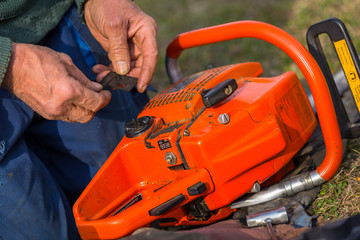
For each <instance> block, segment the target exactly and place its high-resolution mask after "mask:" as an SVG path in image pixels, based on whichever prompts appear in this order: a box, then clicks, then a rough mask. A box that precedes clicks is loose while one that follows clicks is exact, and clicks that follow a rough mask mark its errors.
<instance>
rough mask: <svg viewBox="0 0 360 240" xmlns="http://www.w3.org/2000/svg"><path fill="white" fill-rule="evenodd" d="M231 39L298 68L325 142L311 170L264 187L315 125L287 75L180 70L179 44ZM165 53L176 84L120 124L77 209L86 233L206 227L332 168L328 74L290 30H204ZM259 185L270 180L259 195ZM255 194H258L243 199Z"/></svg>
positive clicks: (334, 138) (306, 185) (319, 179)
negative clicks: (256, 45) (267, 46)
mask: <svg viewBox="0 0 360 240" xmlns="http://www.w3.org/2000/svg"><path fill="white" fill-rule="evenodd" d="M237 38H256V39H262V40H264V41H267V42H269V43H271V44H273V45H275V46H277V47H278V48H280V49H281V50H283V51H284V52H285V53H286V54H287V55H288V56H290V57H291V58H292V60H293V61H294V62H295V63H296V64H297V65H298V67H299V68H300V70H301V71H302V73H303V74H304V76H305V78H306V80H307V83H308V85H309V87H310V90H311V92H312V95H313V98H314V101H315V106H316V110H317V116H318V119H319V123H320V127H321V129H322V134H323V137H324V143H325V147H326V155H325V158H324V160H323V161H322V163H321V165H320V166H319V167H318V168H317V169H316V170H314V171H312V172H308V173H305V174H301V175H297V176H296V177H293V178H290V179H288V180H285V181H281V182H279V183H277V184H275V185H271V184H269V182H270V181H273V180H274V179H277V181H278V179H281V178H282V177H283V176H285V174H287V173H288V172H289V171H291V170H292V169H293V168H294V164H293V161H292V158H293V156H294V155H295V154H296V153H297V152H298V151H299V150H300V149H301V148H302V147H303V146H304V145H305V143H306V142H307V141H308V139H309V138H310V136H311V135H312V133H313V131H314V129H315V127H316V125H317V119H316V117H315V114H314V112H313V110H312V107H311V105H310V103H309V101H308V98H307V95H306V93H305V91H304V90H303V87H302V85H301V84H300V81H299V79H298V78H297V77H296V75H295V74H294V73H293V72H287V73H284V74H282V75H280V76H276V77H260V75H261V74H262V68H261V65H260V64H259V63H256V62H248V63H237V64H231V65H227V66H221V67H216V68H212V69H209V70H205V71H202V72H199V73H196V74H193V75H191V76H187V77H184V78H182V77H181V72H180V69H179V66H178V58H179V56H180V54H181V52H182V51H183V50H185V49H188V48H192V47H196V46H201V45H206V44H211V43H215V42H221V41H226V40H231V39H237ZM166 60H167V70H168V74H169V76H170V79H171V80H172V81H173V82H174V84H173V85H172V86H170V87H169V88H167V89H166V90H164V91H163V92H162V93H160V94H159V95H157V96H155V97H154V98H153V99H152V100H151V101H150V102H149V103H148V104H147V105H146V106H145V108H144V109H143V111H142V112H141V113H140V114H139V116H138V118H137V119H133V120H131V121H128V122H127V123H126V124H125V132H126V136H125V137H124V138H123V139H122V140H121V142H120V143H119V145H118V146H117V147H116V149H115V150H114V152H113V153H112V154H111V156H110V157H109V159H108V160H107V161H106V163H105V164H104V165H103V167H102V168H101V169H100V170H99V172H98V173H97V174H96V176H95V177H94V178H93V180H92V181H91V182H90V184H89V185H88V186H87V188H86V189H85V190H84V192H83V193H82V195H81V196H80V197H79V199H78V200H77V202H76V203H75V205H74V207H73V211H74V216H75V220H76V224H77V227H78V229H79V232H80V235H81V237H82V238H83V239H116V238H120V237H123V236H126V235H128V234H131V233H132V232H133V231H134V230H136V229H138V228H140V227H144V226H149V225H150V224H151V223H154V222H156V223H157V224H158V225H160V226H179V225H204V224H209V223H212V222H215V221H218V220H221V219H223V218H225V217H228V216H229V215H230V214H232V213H233V212H234V211H235V210H236V208H238V207H243V206H249V205H252V204H259V203H261V202H265V201H269V200H271V199H274V198H277V197H284V196H291V195H294V194H296V193H298V192H301V191H304V190H308V189H312V188H314V187H316V186H318V185H320V184H322V183H324V182H325V181H327V180H329V179H330V178H331V177H332V176H333V175H334V174H335V173H336V171H337V169H338V167H339V165H340V163H341V160H342V156H343V149H342V148H343V147H342V139H341V134H340V130H339V126H338V122H337V117H336V113H335V110H334V106H333V103H332V99H331V95H330V92H329V89H328V87H327V83H326V80H325V78H324V76H323V73H322V71H321V69H320V68H319V66H318V64H317V62H316V61H315V59H314V58H313V56H312V55H311V54H310V53H309V52H308V51H307V50H306V49H305V48H304V46H303V45H301V44H300V43H299V42H298V41H297V40H296V39H294V38H293V37H292V36H291V35H289V34H288V33H286V32H284V31H283V30H281V29H279V28H277V27H275V26H272V25H270V24H266V23H262V22H256V21H239V22H233V23H228V24H223V25H218V26H214V27H209V28H203V29H199V30H195V31H191V32H187V33H183V34H180V35H178V36H177V37H176V38H175V39H174V40H173V41H172V42H171V43H170V44H169V46H168V49H167V59H166ZM264 184H267V185H271V186H270V187H268V188H266V189H264V190H261V191H260V192H259V190H260V187H261V186H263V185H264ZM252 192H258V193H256V194H255V195H257V196H258V197H255V195H254V196H252V197H250V198H247V199H242V198H240V199H239V197H241V196H243V195H244V194H246V193H252ZM258 194H260V196H259V195H258ZM236 200H237V201H236ZM234 201H236V202H234Z"/></svg>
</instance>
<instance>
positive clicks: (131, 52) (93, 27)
mask: <svg viewBox="0 0 360 240" xmlns="http://www.w3.org/2000/svg"><path fill="white" fill-rule="evenodd" d="M85 20H86V23H87V25H88V26H89V30H90V32H91V33H92V35H93V36H94V37H95V39H96V40H97V41H98V42H99V43H100V44H101V46H102V47H103V48H104V49H105V50H106V51H107V52H108V53H109V59H110V60H111V62H112V66H110V67H109V68H104V66H96V67H95V68H94V69H93V70H94V71H95V73H99V71H100V70H101V71H106V70H107V71H109V70H110V69H113V70H114V71H116V72H117V73H118V74H121V75H125V74H129V75H131V76H135V77H139V81H138V86H137V89H138V91H139V92H144V91H145V89H146V87H147V85H148V84H149V83H150V81H151V78H152V76H153V74H154V71H155V66H156V63H157V57H158V50H157V45H156V31H157V29H156V23H155V21H154V19H152V18H151V17H149V16H148V15H146V14H145V13H143V12H142V11H141V10H140V8H138V7H137V6H136V5H135V4H134V3H133V2H132V1H129V0H90V1H88V2H87V3H86V4H85ZM101 71H100V72H101ZM105 74H106V73H104V74H102V75H100V76H101V77H100V78H102V77H103V75H105Z"/></svg>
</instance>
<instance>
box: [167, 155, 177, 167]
mask: <svg viewBox="0 0 360 240" xmlns="http://www.w3.org/2000/svg"><path fill="white" fill-rule="evenodd" d="M165 160H166V162H167V163H168V164H169V165H175V164H176V162H177V157H176V155H175V154H174V153H173V152H167V153H166V154H165Z"/></svg>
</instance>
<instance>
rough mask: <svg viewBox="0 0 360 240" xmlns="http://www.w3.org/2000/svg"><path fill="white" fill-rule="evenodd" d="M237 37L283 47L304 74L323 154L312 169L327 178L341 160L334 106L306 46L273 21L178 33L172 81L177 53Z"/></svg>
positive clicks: (171, 53) (170, 62) (170, 64)
mask: <svg viewBox="0 0 360 240" xmlns="http://www.w3.org/2000/svg"><path fill="white" fill-rule="evenodd" d="M237 38H256V39H261V40H264V41H266V42H269V43H271V44H273V45H275V46H277V47H278V48H280V49H281V50H283V51H284V52H285V53H286V54H287V55H288V56H289V57H291V58H292V60H293V61H294V62H295V63H296V64H297V65H298V67H299V68H300V70H301V71H302V73H303V74H304V76H305V78H306V80H307V82H308V84H309V87H310V90H311V92H312V94H313V97H314V102H315V106H316V109H317V113H318V117H319V122H320V126H321V129H322V133H323V136H324V141H325V147H326V155H325V158H324V160H323V162H322V163H321V165H320V166H319V167H318V168H317V169H316V172H317V174H318V175H319V176H318V177H320V178H319V179H317V180H316V181H320V182H321V181H322V180H326V181H328V180H329V179H331V178H332V177H333V176H334V174H335V173H336V171H337V169H338V168H339V166H340V164H341V160H342V155H343V150H342V148H343V147H342V141H341V135H340V130H339V126H338V122H337V119H336V114H335V110H334V107H333V103H332V100H331V96H330V93H329V89H328V87H327V84H326V81H325V79H324V76H323V74H322V72H321V69H320V68H319V66H318V64H317V62H316V61H315V59H314V58H313V57H312V55H311V54H310V53H309V52H308V51H307V50H306V48H305V47H304V46H303V45H302V44H301V43H300V42H298V41H297V40H296V39H295V38H294V37H292V36H291V35H290V34H288V33H287V32H285V31H283V30H281V29H280V28H277V27H275V26H273V25H270V24H267V23H262V22H257V21H238V22H233V23H228V24H222V25H217V26H214V27H208V28H203V29H199V30H194V31H190V32H187V33H182V34H180V35H178V36H177V37H176V38H175V39H173V40H172V42H171V43H170V44H169V46H168V48H167V55H166V67H167V71H168V74H169V77H170V79H171V80H172V81H174V82H176V81H178V80H180V78H181V73H180V68H179V66H178V61H177V59H178V57H179V56H180V54H181V52H182V51H183V50H185V49H188V48H192V47H197V46H202V45H207V44H211V43H216V42H222V41H227V40H232V39H237Z"/></svg>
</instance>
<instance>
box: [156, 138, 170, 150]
mask: <svg viewBox="0 0 360 240" xmlns="http://www.w3.org/2000/svg"><path fill="white" fill-rule="evenodd" d="M158 145H159V148H160V150H165V149H168V148H171V143H170V141H169V140H167V139H164V140H159V141H158Z"/></svg>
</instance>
